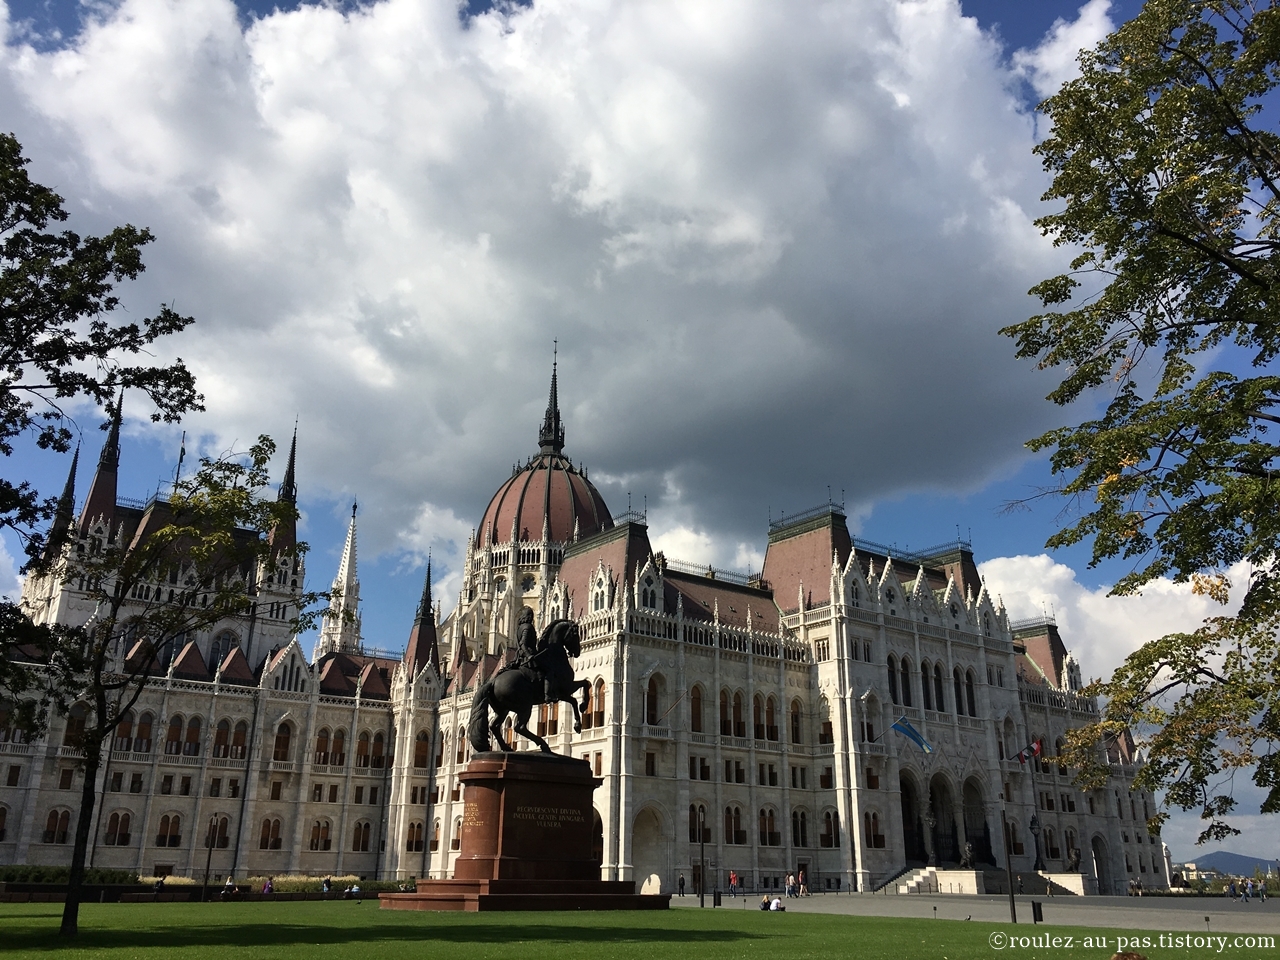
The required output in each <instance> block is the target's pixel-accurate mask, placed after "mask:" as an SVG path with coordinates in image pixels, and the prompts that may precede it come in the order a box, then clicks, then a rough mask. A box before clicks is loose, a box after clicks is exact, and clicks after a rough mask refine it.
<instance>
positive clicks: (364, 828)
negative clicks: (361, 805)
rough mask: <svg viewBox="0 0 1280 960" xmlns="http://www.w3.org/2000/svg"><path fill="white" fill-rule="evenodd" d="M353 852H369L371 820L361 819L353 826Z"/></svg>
mask: <svg viewBox="0 0 1280 960" xmlns="http://www.w3.org/2000/svg"><path fill="white" fill-rule="evenodd" d="M351 852H352V853H368V852H369V821H368V820H361V821H358V822H357V823H356V825H355V826H354V827H352V828H351Z"/></svg>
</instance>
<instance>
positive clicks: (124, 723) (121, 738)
mask: <svg viewBox="0 0 1280 960" xmlns="http://www.w3.org/2000/svg"><path fill="white" fill-rule="evenodd" d="M3 713H4V707H3V706H0V742H2V741H4V740H7V739H8V737H6V736H5V734H6V733H7V732H8V731H6V730H5V729H4V727H5V723H4V717H3ZM111 749H112V750H113V751H117V752H119V751H124V752H128V751H129V750H131V749H133V711H132V710H126V711H125V713H124V716H123V717H121V718H120V722H119V723H117V724H116V732H115V735H114V737H113V738H112V740H111Z"/></svg>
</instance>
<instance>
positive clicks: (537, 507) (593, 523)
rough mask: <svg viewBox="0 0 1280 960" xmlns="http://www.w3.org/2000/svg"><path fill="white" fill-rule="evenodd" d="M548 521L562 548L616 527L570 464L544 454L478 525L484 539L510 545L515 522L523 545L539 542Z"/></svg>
mask: <svg viewBox="0 0 1280 960" xmlns="http://www.w3.org/2000/svg"><path fill="white" fill-rule="evenodd" d="M544 520H545V521H546V524H547V526H548V527H549V529H550V532H551V539H552V540H554V541H558V542H561V543H564V542H568V541H570V540H572V539H573V536H574V528H575V526H576V527H577V533H578V536H579V537H590V536H592V535H594V534H596V533H599V532H600V531H601V530H607V529H609V528H610V527H612V526H613V517H612V516H611V515H610V513H609V508H608V507H607V506H605V502H604V498H603V497H601V496H600V491H599V490H597V489H596V488H595V486H594V485H592V483H591V481H590V480H588V479H587V478H586V477H585V476H584V475H583V474H582V473H580V472H579V471H578V469H577V468H576V467H575V466H574V465H573V464H572V463H570V462H569V460H568V458H566V457H563V456H561V455H560V454H558V453H541V454H539V455H538V456H536V457H534V458H533V459H532V460H531V461H530V462H529V463H528V464H527V465H526V466H525V467H524V468H523V469H522V470H519V471H517V472H516V473H514V474H512V476H511V478H510V479H509V480H507V482H506V483H504V484H503V485H502V486H501V487H499V488H498V492H497V493H495V494H494V495H493V499H492V500H490V501H489V506H488V508H486V510H485V512H484V519H482V520H481V521H480V539H481V542H482V543H483V542H484V539H485V537H488V538H489V540H490V542H492V543H506V542H507V541H508V540H510V539H511V525H512V523H513V522H514V523H515V527H516V536H517V538H518V539H520V540H541V539H542V529H543V522H544Z"/></svg>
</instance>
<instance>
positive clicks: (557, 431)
mask: <svg viewBox="0 0 1280 960" xmlns="http://www.w3.org/2000/svg"><path fill="white" fill-rule="evenodd" d="M558 362H559V361H558V356H557V357H556V358H555V359H553V360H552V361H551V395H550V397H549V398H548V399H547V414H546V416H545V417H543V419H542V429H541V430H540V431H538V445H539V446H540V447H541V448H542V449H541V452H542V453H555V454H558V453H560V451H562V450H563V449H564V424H562V423H561V422H560V397H559V394H558V393H557V391H556V366H557V364H558Z"/></svg>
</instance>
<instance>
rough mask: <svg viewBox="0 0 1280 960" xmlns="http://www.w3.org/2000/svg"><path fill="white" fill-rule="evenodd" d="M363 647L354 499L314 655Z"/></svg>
mask: <svg viewBox="0 0 1280 960" xmlns="http://www.w3.org/2000/svg"><path fill="white" fill-rule="evenodd" d="M360 649H361V643H360V578H359V577H358V576H357V573H356V504H355V503H354V502H353V503H352V504H351V522H350V524H348V526H347V542H346V543H345V544H344V545H343V547H342V560H341V561H339V563H338V575H337V576H336V577H334V578H333V596H332V597H331V598H330V600H329V612H328V613H327V614H326V615H325V618H324V623H323V624H322V625H321V627H320V639H319V640H317V641H316V646H315V653H314V657H315V659H316V660H319V659H320V658H321V657H323V656H324V655H325V654H327V653H359V652H360Z"/></svg>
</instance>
